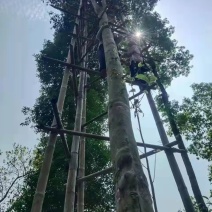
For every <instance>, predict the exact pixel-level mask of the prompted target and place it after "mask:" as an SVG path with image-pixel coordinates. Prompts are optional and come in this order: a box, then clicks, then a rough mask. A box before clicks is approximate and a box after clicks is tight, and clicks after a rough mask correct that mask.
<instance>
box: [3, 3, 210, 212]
mask: <svg viewBox="0 0 212 212" xmlns="http://www.w3.org/2000/svg"><path fill="white" fill-rule="evenodd" d="M211 9H212V1H210V0H202V1H199V0H186V1H184V0H172V1H170V0H161V1H160V2H159V3H158V6H157V7H156V10H157V11H158V12H159V13H160V14H161V16H162V18H168V20H169V21H170V24H171V25H173V26H174V27H175V34H174V36H173V37H174V38H175V39H177V40H178V42H179V45H183V46H186V48H187V49H189V50H190V52H191V53H192V54H193V55H194V59H193V61H192V65H193V66H194V67H193V68H192V70H191V73H190V75H189V76H188V77H180V78H178V79H176V80H174V81H173V82H172V85H171V86H170V87H169V88H168V90H167V91H168V93H169V96H170V98H171V99H176V100H178V101H181V100H182V98H183V97H185V96H186V97H189V96H191V95H192V90H191V88H190V85H191V84H192V83H194V82H195V83H200V82H211V80H212V75H211V70H210V69H211V67H212V60H211V58H210V57H211V54H210V53H211V49H212V41H211V36H212V25H211V24H210V23H209V21H210V20H212V13H211ZM0 26H1V27H0V55H1V57H0V64H1V70H0V100H1V110H0V120H1V122H0V150H2V151H5V150H9V149H10V148H12V144H13V143H14V142H16V143H19V144H22V145H25V146H28V147H30V148H33V147H34V146H35V145H36V144H37V143H38V135H36V134H35V133H34V131H33V129H31V128H30V127H22V126H20V123H21V122H23V121H24V115H23V114H22V113H21V109H22V107H23V106H29V107H32V106H33V105H34V103H35V100H36V98H37V97H38V96H39V86H40V85H39V80H38V78H37V77H36V63H35V60H34V57H33V55H34V54H36V53H38V52H39V51H40V50H41V49H42V46H43V42H44V40H45V39H50V40H52V38H53V36H52V35H53V31H52V30H51V25H50V23H49V16H48V8H47V7H46V6H45V5H43V4H42V3H41V0H31V1H28V0H19V1H17V0H9V1H8V0H0ZM141 109H142V110H143V112H144V117H141V125H142V131H143V135H144V139H145V142H146V143H153V144H158V145H159V144H160V138H159V135H158V133H157V129H156V126H155V123H154V120H153V117H152V114H151V111H150V108H149V106H148V104H147V101H146V98H145V97H144V98H143V100H142V108H141ZM132 115H133V114H132ZM132 122H133V128H134V133H135V137H136V140H137V141H139V134H138V130H137V128H138V126H137V123H136V120H135V119H134V118H133V117H132ZM171 141H174V139H173V138H170V142H171ZM185 144H186V145H188V143H187V142H185ZM189 157H190V159H191V162H192V165H193V167H194V170H195V173H196V176H197V179H198V182H199V185H200V188H201V190H202V194H203V195H206V196H207V195H208V194H209V188H211V186H210V184H209V182H208V178H207V174H208V171H207V166H208V163H207V162H206V161H203V160H196V158H195V157H194V156H192V155H190V156H189ZM1 160H3V157H0V163H1ZM177 160H178V162H179V167H180V168H181V170H182V173H183V176H184V178H185V181H186V185H187V187H188V189H189V192H190V194H191V195H192V193H191V188H190V185H189V181H188V178H187V175H186V172H185V169H184V165H183V162H182V160H181V158H180V156H179V155H177ZM142 163H144V162H143V161H142ZM144 164H145V163H144ZM150 164H151V171H152V173H153V172H154V167H155V181H154V185H155V191H156V198H157V204H158V209H159V211H162V212H172V211H173V212H177V211H178V210H179V209H182V208H183V205H182V202H181V199H180V196H179V192H178V190H177V187H176V185H175V182H174V179H173V176H172V174H171V170H170V167H169V165H168V162H167V159H166V156H165V154H164V153H158V154H157V156H156V165H155V157H154V156H152V157H150ZM144 170H145V168H144Z"/></svg>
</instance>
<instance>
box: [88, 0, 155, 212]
mask: <svg viewBox="0 0 212 212" xmlns="http://www.w3.org/2000/svg"><path fill="white" fill-rule="evenodd" d="M91 2H92V5H93V7H94V10H95V12H96V14H97V15H98V17H100V18H101V19H100V21H99V27H100V28H101V27H104V26H106V25H108V17H107V14H106V13H104V11H105V8H106V1H105V0H102V2H101V3H102V5H99V4H97V2H96V0H92V1H91ZM102 40H103V45H104V51H105V59H106V67H107V81H108V94H109V103H108V118H109V135H110V149H111V157H112V162H113V165H114V169H115V170H114V172H115V173H114V175H115V177H114V180H115V190H116V211H117V212H122V211H131V212H133V211H143V212H144V211H146V212H152V211H153V208H152V200H151V196H150V192H149V188H148V183H147V179H146V176H145V175H144V172H143V169H142V166H141V163H140V159H139V154H138V149H137V146H136V141H135V138H134V134H133V130H132V123H131V117H130V107H129V100H128V94H127V90H126V85H125V83H124V82H123V79H122V75H123V71H122V66H121V63H120V58H119V56H118V51H117V46H116V44H115V41H114V37H113V34H112V32H111V29H109V27H106V28H105V29H104V30H103V31H102Z"/></svg>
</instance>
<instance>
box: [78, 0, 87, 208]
mask: <svg viewBox="0 0 212 212" xmlns="http://www.w3.org/2000/svg"><path fill="white" fill-rule="evenodd" d="M86 6H87V0H84V1H83V9H82V14H81V15H82V16H83V17H84V13H85V11H86ZM81 23H82V26H81V27H82V28H84V29H81V31H83V36H85V37H86V36H87V22H86V21H81ZM86 49H87V42H85V43H84V46H83V48H82V55H83V54H85V52H86ZM86 60H87V57H85V59H84V61H83V63H82V65H83V67H86ZM85 85H87V73H85V81H84V86H83V89H84V98H83V111H82V124H85V122H86V106H87V105H86V101H87V99H86V98H87V89H86V88H85ZM80 127H81V126H80ZM82 131H83V132H86V128H85V127H84V128H83V129H82ZM84 176H85V137H80V150H79V169H78V178H82V177H84ZM84 196H85V195H84V182H80V183H78V184H77V212H83V211H84Z"/></svg>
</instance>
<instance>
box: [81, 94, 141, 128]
mask: <svg viewBox="0 0 212 212" xmlns="http://www.w3.org/2000/svg"><path fill="white" fill-rule="evenodd" d="M142 93H143V91H140V92H138V93H137V94H135V95H133V96H131V97H130V98H129V101H130V100H132V99H134V98H136V97H137V96H139V95H140V94H142ZM105 115H107V111H106V112H104V113H102V114H100V115H98V116H96V117H94V118H93V119H91V120H90V121H88V122H86V123H85V124H83V125H82V128H83V127H86V126H87V125H89V124H91V123H92V122H94V121H96V120H97V119H99V118H101V117H103V116H105Z"/></svg>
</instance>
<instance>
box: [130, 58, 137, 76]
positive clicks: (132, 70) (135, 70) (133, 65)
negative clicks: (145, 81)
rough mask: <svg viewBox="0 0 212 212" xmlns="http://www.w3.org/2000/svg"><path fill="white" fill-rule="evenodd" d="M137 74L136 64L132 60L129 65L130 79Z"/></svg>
mask: <svg viewBox="0 0 212 212" xmlns="http://www.w3.org/2000/svg"><path fill="white" fill-rule="evenodd" d="M137 72H138V62H135V61H133V60H132V61H131V63H130V74H131V77H135V75H136V74H137Z"/></svg>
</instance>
